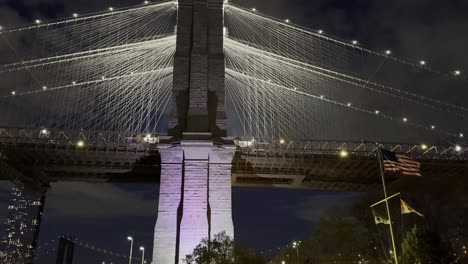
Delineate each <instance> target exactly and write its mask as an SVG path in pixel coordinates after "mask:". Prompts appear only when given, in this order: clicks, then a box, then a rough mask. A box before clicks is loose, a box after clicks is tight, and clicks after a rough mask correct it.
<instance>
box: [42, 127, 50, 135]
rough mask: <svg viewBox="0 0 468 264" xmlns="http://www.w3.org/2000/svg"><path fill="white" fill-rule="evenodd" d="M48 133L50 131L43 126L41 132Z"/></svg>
mask: <svg viewBox="0 0 468 264" xmlns="http://www.w3.org/2000/svg"><path fill="white" fill-rule="evenodd" d="M47 133H49V131H47V129H45V128H43V129H42V130H41V134H43V135H45V134H47Z"/></svg>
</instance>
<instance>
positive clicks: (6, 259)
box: [0, 182, 45, 264]
mask: <svg viewBox="0 0 468 264" xmlns="http://www.w3.org/2000/svg"><path fill="white" fill-rule="evenodd" d="M44 202H45V195H40V196H39V198H38V196H36V195H34V194H31V193H29V192H26V191H25V188H24V185H23V184H22V183H20V182H16V183H15V185H14V186H13V188H12V191H11V199H10V203H9V205H8V214H7V218H6V219H5V223H4V228H3V234H2V238H1V240H0V260H2V261H0V262H1V263H4V264H32V263H33V261H34V255H35V253H36V252H35V251H36V247H37V240H38V238H39V227H40V222H41V218H42V213H43V210H44Z"/></svg>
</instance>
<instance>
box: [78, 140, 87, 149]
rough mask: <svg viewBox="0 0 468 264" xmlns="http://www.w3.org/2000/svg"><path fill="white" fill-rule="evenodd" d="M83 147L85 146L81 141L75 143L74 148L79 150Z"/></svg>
mask: <svg viewBox="0 0 468 264" xmlns="http://www.w3.org/2000/svg"><path fill="white" fill-rule="evenodd" d="M84 145H85V143H84V141H83V140H80V141H78V142H76V146H77V147H79V148H82V147H84Z"/></svg>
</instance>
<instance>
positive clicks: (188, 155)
mask: <svg viewBox="0 0 468 264" xmlns="http://www.w3.org/2000/svg"><path fill="white" fill-rule="evenodd" d="M223 3H224V0H179V1H178V15H177V44H176V45H177V47H176V54H175V58H174V83H173V89H172V102H171V115H170V120H169V135H170V136H172V137H173V142H172V144H167V145H159V152H160V155H161V185H160V199H159V211H158V219H157V223H156V227H155V233H154V249H153V263H154V264H182V263H183V260H184V258H185V256H186V255H187V254H190V253H192V252H193V249H194V248H195V247H196V246H197V245H198V244H199V243H200V241H201V240H202V239H203V238H210V237H212V236H214V235H215V234H217V233H220V232H223V231H224V232H226V233H227V234H228V235H229V236H231V237H234V226H233V221H232V201H231V163H232V159H233V155H234V151H235V148H234V147H233V146H232V145H226V144H224V145H222V144H215V143H214V142H218V143H219V142H221V141H223V140H222V137H225V136H226V128H227V122H226V113H225V85H224V78H225V77H224V73H225V72H224V71H225V70H224V51H223V47H224V46H223V34H224V30H223V28H224V10H223Z"/></svg>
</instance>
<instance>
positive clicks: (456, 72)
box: [453, 70, 461, 76]
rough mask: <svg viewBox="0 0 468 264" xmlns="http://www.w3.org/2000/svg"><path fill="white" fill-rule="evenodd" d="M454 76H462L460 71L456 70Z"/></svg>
mask: <svg viewBox="0 0 468 264" xmlns="http://www.w3.org/2000/svg"><path fill="white" fill-rule="evenodd" d="M453 74H455V75H456V76H458V75H460V74H461V71H459V70H456V71H454V72H453Z"/></svg>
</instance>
